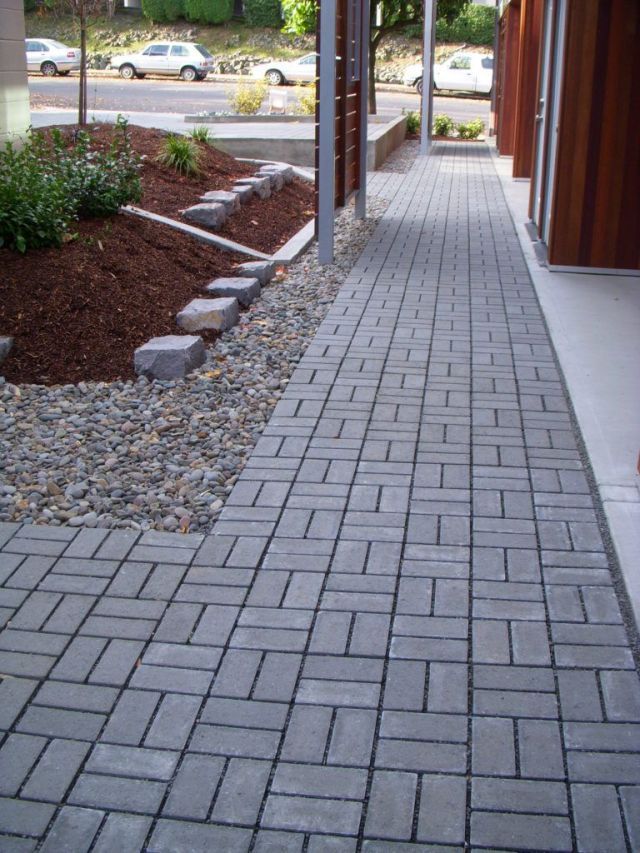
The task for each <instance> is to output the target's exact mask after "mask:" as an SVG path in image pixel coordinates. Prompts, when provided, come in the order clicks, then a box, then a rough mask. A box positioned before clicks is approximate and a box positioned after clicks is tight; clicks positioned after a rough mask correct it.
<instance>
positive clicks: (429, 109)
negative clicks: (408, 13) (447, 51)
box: [420, 0, 437, 154]
mask: <svg viewBox="0 0 640 853" xmlns="http://www.w3.org/2000/svg"><path fill="white" fill-rule="evenodd" d="M436 5H437V4H436V0H424V34H423V35H424V39H423V47H422V100H421V103H420V153H421V154H428V153H429V148H430V147H431V123H432V118H431V117H432V114H433V52H434V50H433V49H434V44H435V34H436Z"/></svg>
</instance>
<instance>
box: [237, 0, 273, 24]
mask: <svg viewBox="0 0 640 853" xmlns="http://www.w3.org/2000/svg"><path fill="white" fill-rule="evenodd" d="M244 19H245V21H246V22H247V23H248V24H249V26H250V27H277V28H279V27H280V26H282V12H281V11H280V0H244Z"/></svg>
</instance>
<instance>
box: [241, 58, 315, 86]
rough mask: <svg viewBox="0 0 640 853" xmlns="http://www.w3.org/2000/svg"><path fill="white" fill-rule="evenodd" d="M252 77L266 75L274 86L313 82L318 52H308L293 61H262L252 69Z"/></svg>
mask: <svg viewBox="0 0 640 853" xmlns="http://www.w3.org/2000/svg"><path fill="white" fill-rule="evenodd" d="M251 76H252V77H260V78H262V77H264V78H265V80H266V81H267V82H268V83H271V85H272V86H284V85H285V83H313V82H314V80H315V79H316V54H315V53H308V54H307V55H306V56H302V57H301V58H300V59H294V60H292V61H291V62H261V63H260V65H254V66H253V68H252V69H251Z"/></svg>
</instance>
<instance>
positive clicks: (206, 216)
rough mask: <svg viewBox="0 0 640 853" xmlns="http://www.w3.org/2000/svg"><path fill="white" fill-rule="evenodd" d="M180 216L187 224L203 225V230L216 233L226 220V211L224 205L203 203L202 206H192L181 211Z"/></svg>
mask: <svg viewBox="0 0 640 853" xmlns="http://www.w3.org/2000/svg"><path fill="white" fill-rule="evenodd" d="M182 215H183V216H184V218H185V219H188V220H189V222H195V223H196V224H197V225H204V226H205V228H211V229H213V230H214V231H217V230H218V228H222V226H223V225H224V223H225V222H226V220H227V211H226V208H225V206H224V204H218V203H215V202H205V203H203V204H194V205H193V207H188V208H187V209H186V210H183V211H182Z"/></svg>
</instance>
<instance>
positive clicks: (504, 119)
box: [496, 0, 520, 155]
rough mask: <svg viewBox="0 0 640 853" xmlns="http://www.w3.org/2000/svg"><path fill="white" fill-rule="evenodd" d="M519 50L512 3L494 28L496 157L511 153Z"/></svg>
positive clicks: (517, 17) (515, 10) (517, 19)
mask: <svg viewBox="0 0 640 853" xmlns="http://www.w3.org/2000/svg"><path fill="white" fill-rule="evenodd" d="M519 48H520V3H519V2H516V0H513V2H511V3H510V4H509V5H508V6H507V8H506V10H505V12H504V14H503V16H502V17H501V18H500V23H499V29H498V63H497V65H498V68H497V71H498V77H497V86H498V91H497V94H496V99H497V123H496V124H497V126H496V146H497V148H498V152H499V153H500V154H507V155H510V154H513V148H514V137H515V119H516V101H517V93H518V72H517V69H518V57H519Z"/></svg>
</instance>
